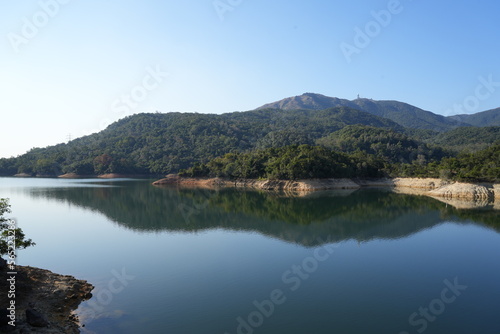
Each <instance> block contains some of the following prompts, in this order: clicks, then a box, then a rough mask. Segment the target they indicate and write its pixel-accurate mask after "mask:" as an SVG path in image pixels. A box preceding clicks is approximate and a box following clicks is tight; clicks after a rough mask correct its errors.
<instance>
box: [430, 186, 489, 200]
mask: <svg viewBox="0 0 500 334" xmlns="http://www.w3.org/2000/svg"><path fill="white" fill-rule="evenodd" d="M428 195H429V196H435V197H444V198H448V199H451V198H457V199H466V200H488V199H494V198H495V190H494V185H480V184H471V183H460V182H456V183H453V184H448V185H445V186H443V187H440V188H438V189H435V190H432V191H430V192H429V193H428ZM497 196H498V195H497Z"/></svg>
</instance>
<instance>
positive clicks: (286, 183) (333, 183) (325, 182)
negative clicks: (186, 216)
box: [153, 175, 361, 191]
mask: <svg viewBox="0 0 500 334" xmlns="http://www.w3.org/2000/svg"><path fill="white" fill-rule="evenodd" d="M169 184H170V185H182V186H194V187H236V188H251V189H260V190H288V191H317V190H328V189H359V188H361V186H360V185H359V184H357V183H355V182H354V181H352V180H350V179H310V180H296V181H290V180H250V179H241V180H227V179H220V178H182V177H179V176H177V175H167V177H166V178H164V179H162V180H159V181H156V182H154V183H153V185H156V186H159V185H169Z"/></svg>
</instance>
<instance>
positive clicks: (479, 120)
mask: <svg viewBox="0 0 500 334" xmlns="http://www.w3.org/2000/svg"><path fill="white" fill-rule="evenodd" d="M448 118H449V119H452V120H455V121H459V122H462V123H464V124H470V125H473V126H500V108H497V109H492V110H487V111H483V112H479V113H477V114H471V115H466V114H464V115H455V116H449V117H448Z"/></svg>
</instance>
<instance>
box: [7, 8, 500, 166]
mask: <svg viewBox="0 0 500 334" xmlns="http://www.w3.org/2000/svg"><path fill="white" fill-rule="evenodd" d="M394 1H395V0H392V1H387V0H380V1H379V0H372V1H368V0H359V1H347V0H344V1H317V0H316V1H314V0H312V1H311V0H310V1H305V0H286V1H285V0H273V1H264V0H220V1H213V0H185V1H180V0H175V1H174V0H162V1H160V0H141V1H139V0H135V1H132V0H109V1H96V0H41V1H31V0H23V1H19V0H4V1H1V2H0V36H1V39H0V41H1V42H0V48H1V52H0V74H1V76H0V106H1V115H2V123H1V124H2V127H1V128H2V129H1V132H0V142H1V146H0V157H9V156H13V155H18V154H21V153H24V152H25V151H27V150H28V149H30V148H32V147H44V146H47V145H52V144H56V143H60V142H64V141H66V139H67V136H68V134H71V135H72V138H75V137H79V136H82V135H84V134H88V133H91V132H95V131H98V130H100V129H102V128H103V127H104V126H105V125H106V124H107V123H108V122H109V121H115V120H117V119H119V118H121V117H123V116H125V115H131V114H134V113H139V112H151V111H156V110H158V111H160V112H170V111H182V112H191V111H195V112H200V113H223V112H230V111H244V110H251V109H254V108H256V107H259V106H260V105H262V104H265V103H268V102H272V101H276V100H279V99H282V98H285V97H289V96H294V95H300V94H302V93H304V92H315V93H320V94H325V95H328V96H335V97H340V98H347V99H354V98H356V95H357V94H360V95H361V96H362V97H368V98H373V99H376V100H400V101H404V102H408V103H410V104H413V105H416V106H418V107H420V108H423V109H425V110H430V111H433V112H435V113H439V114H444V115H450V114H454V113H455V112H454V109H453V108H454V105H455V104H458V105H464V101H467V102H468V103H469V104H468V109H465V110H464V112H465V113H472V112H479V111H483V110H488V109H492V108H497V107H500V84H497V85H493V87H491V85H490V87H484V84H481V81H480V80H479V78H480V77H483V78H484V80H486V81H488V78H491V81H494V82H497V81H498V82H500V66H499V65H500V63H499V57H498V54H499V48H500V44H499V37H498V36H499V32H500V20H499V19H498V13H500V3H499V2H498V1H493V0H489V1H484V0H483V1H481V0H479V1H451V0H443V1H429V0H427V1H425V0H401V1H400V2H399V5H397V3H395V2H394ZM214 3H215V4H217V5H218V7H217V8H218V10H216V8H215V6H214ZM54 4H57V6H55V5H54ZM57 7H59V8H57ZM381 10H386V11H388V10H392V11H393V13H391V14H390V17H388V16H387V15H385V16H384V15H382V17H381V18H379V20H381V21H382V23H383V24H381V23H375V22H376V21H375V18H374V17H373V15H372V11H375V12H380V11H381ZM386 13H387V12H386ZM389 13H390V12H389ZM222 19H223V20H222ZM389 21H390V22H389ZM30 25H34V28H35V30H33V26H31V27H30ZM30 28H31V29H30ZM357 28H359V29H361V30H362V31H365V32H364V33H366V29H367V28H368V29H369V30H368V32H369V35H371V37H370V36H368V38H369V43H368V42H367V41H366V40H363V38H360V37H359V36H358V40H355V37H356V34H357V33H356V29H357ZM370 29H371V30H370ZM365 39H366V38H365ZM342 43H345V44H342ZM356 43H357V44H356ZM365 44H367V45H365ZM341 45H344V47H345V45H350V46H352V47H356V48H357V53H352V54H350V60H351V61H350V62H348V61H347V58H346V57H345V55H344V52H343V51H342V48H341ZM350 50H352V49H350ZM151 72H157V73H156V74H155V75H154V76H152V75H151V74H150V73H151ZM167 72H168V75H166V74H165V73H167ZM479 85H483V87H482V89H480V90H479V95H478V93H477V92H476V88H477V87H478V86H479ZM127 95H129V96H131V97H132V98H131V99H130V97H129V98H128V99H129V100H128V102H126V101H127V100H126V98H127ZM477 96H479V98H477ZM471 97H472V98H471ZM474 97H476V99H475V100H474ZM466 99H468V100H466Z"/></svg>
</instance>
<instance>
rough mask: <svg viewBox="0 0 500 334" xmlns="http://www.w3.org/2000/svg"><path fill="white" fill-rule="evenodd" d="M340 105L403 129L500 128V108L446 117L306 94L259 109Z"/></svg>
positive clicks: (391, 104) (403, 106)
mask: <svg viewBox="0 0 500 334" xmlns="http://www.w3.org/2000/svg"><path fill="white" fill-rule="evenodd" d="M340 106H342V107H349V108H352V109H356V110H360V111H364V112H368V113H370V114H372V115H376V116H380V117H384V118H387V119H390V120H392V121H394V122H396V123H398V124H399V125H401V126H404V127H409V128H415V129H424V130H434V131H439V132H443V131H448V130H452V129H454V128H457V127H460V126H479V127H484V126H492V125H500V108H497V109H492V110H489V111H484V112H481V113H477V114H472V115H454V116H443V115H438V114H435V113H433V112H431V111H426V110H423V109H421V108H418V107H415V106H413V105H410V104H408V103H405V102H400V101H395V100H373V99H366V98H357V99H355V100H347V99H340V98H337V97H329V96H326V95H322V94H316V93H304V94H302V95H298V96H293V97H288V98H285V99H282V100H279V101H275V102H271V103H267V104H264V105H263V106H261V107H258V108H257V109H256V110H262V109H281V110H294V109H307V110H321V109H328V108H334V107H340ZM492 119H493V120H494V123H493V124H492V122H491V120H492Z"/></svg>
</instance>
